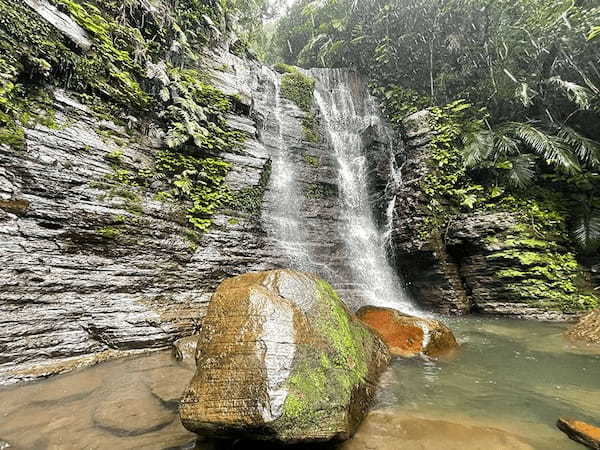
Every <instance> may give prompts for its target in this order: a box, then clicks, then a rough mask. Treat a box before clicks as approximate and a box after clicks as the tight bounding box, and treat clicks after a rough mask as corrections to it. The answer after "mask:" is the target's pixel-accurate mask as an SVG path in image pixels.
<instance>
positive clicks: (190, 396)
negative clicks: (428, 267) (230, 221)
mask: <svg viewBox="0 0 600 450" xmlns="http://www.w3.org/2000/svg"><path fill="white" fill-rule="evenodd" d="M198 346H199V347H198V352H197V366H198V369H197V372H196V375H195V377H194V379H193V380H192V382H191V384H190V386H189V388H188V389H187V390H186V392H185V394H184V397H183V399H182V401H181V406H180V417H181V420H182V423H183V424H184V426H185V427H186V428H188V429H189V430H191V431H194V432H197V433H199V434H201V435H208V436H213V437H223V438H232V437H244V438H250V439H261V440H270V441H275V442H282V443H297V442H303V443H310V442H322V441H331V440H344V439H347V438H349V437H350V436H351V435H352V434H353V432H354V431H355V429H356V427H357V426H358V424H359V423H360V421H361V420H362V418H363V417H364V415H365V414H366V413H367V410H368V407H369V405H370V402H371V400H372V399H373V396H374V394H375V390H376V383H377V380H378V377H379V375H380V373H381V372H382V370H383V369H384V368H385V367H387V364H388V362H389V354H388V350H387V347H386V346H385V344H383V342H382V341H381V340H380V339H379V338H378V337H377V336H376V335H375V334H374V333H372V332H371V331H370V330H369V329H367V328H366V327H365V326H363V325H361V324H360V322H359V321H358V320H357V319H356V318H355V317H354V316H352V315H351V314H350V313H349V312H348V311H347V309H346V308H345V306H344V305H343V303H342V302H341V300H340V299H339V298H338V297H337V295H336V294H335V292H334V291H333V289H332V288H331V286H329V285H328V284H327V283H326V282H324V281H322V280H320V279H318V278H316V277H314V276H312V275H308V274H305V273H302V272H295V271H290V270H278V271H270V272H262V273H250V274H246V275H242V276H239V277H236V278H232V279H228V280H226V281H224V282H223V283H222V284H221V285H220V286H219V288H218V290H217V291H216V292H215V294H214V296H213V298H212V300H211V303H210V305H209V309H208V313H207V315H206V317H205V319H204V326H203V329H202V332H201V334H200V339H199V342H198Z"/></svg>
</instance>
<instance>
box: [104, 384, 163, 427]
mask: <svg viewBox="0 0 600 450" xmlns="http://www.w3.org/2000/svg"><path fill="white" fill-rule="evenodd" d="M93 420H94V423H95V424H96V426H98V427H100V428H103V429H105V430H107V431H109V432H111V433H114V434H116V435H117V436H136V435H140V434H147V433H151V432H153V431H158V430H160V429H162V428H164V427H166V426H167V425H169V424H170V423H171V422H173V415H172V414H170V413H169V411H168V410H166V409H164V408H163V407H162V405H161V404H160V401H159V400H158V399H157V398H156V397H154V396H153V395H152V394H151V392H150V390H149V389H148V388H147V387H146V386H145V385H144V384H141V383H140V384H134V385H131V386H128V387H127V388H126V389H117V390H116V391H113V392H111V393H110V394H109V395H108V397H107V398H106V399H104V400H102V401H101V402H100V403H99V404H98V406H97V407H96V410H95V411H94V415H93Z"/></svg>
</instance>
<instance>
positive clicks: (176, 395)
mask: <svg viewBox="0 0 600 450" xmlns="http://www.w3.org/2000/svg"><path fill="white" fill-rule="evenodd" d="M145 375H146V380H145V383H146V386H148V388H149V389H150V391H151V392H152V394H153V395H154V396H155V397H156V398H158V399H159V400H160V401H161V402H163V404H164V405H165V406H167V407H172V408H175V409H176V408H177V405H178V404H179V400H180V399H181V396H182V394H183V391H184V390H185V388H186V387H187V385H188V383H189V382H190V380H191V379H192V376H193V375H194V372H193V371H192V370H191V369H188V368H182V367H159V368H158V369H154V370H151V371H150V372H148V373H147V374H145Z"/></svg>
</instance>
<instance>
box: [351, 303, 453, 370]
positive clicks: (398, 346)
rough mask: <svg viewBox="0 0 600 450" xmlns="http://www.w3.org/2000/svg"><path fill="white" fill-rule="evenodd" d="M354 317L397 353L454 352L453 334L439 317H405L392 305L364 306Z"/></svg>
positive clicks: (405, 354) (411, 354)
mask: <svg viewBox="0 0 600 450" xmlns="http://www.w3.org/2000/svg"><path fill="white" fill-rule="evenodd" d="M356 315H357V317H358V318H359V319H360V320H361V321H363V322H364V323H366V324H367V325H369V326H370V327H372V328H373V329H375V330H376V331H377V332H378V333H379V334H380V335H381V337H382V338H383V341H384V342H385V343H386V344H387V345H388V347H389V348H390V353H391V354H392V355H396V356H403V357H413V356H416V355H418V354H421V353H422V354H425V355H427V356H430V357H434V358H437V357H448V356H451V355H452V354H454V353H455V352H456V350H457V348H458V343H457V342H456V338H455V337H454V334H453V333H452V331H451V330H450V328H448V327H447V326H446V325H444V324H443V323H441V322H440V321H439V320H431V319H422V318H419V317H413V316H408V315H406V314H402V313H401V312H399V311H396V310H395V309H391V308H380V307H375V306H366V307H364V308H361V309H360V310H358V312H357V313H356Z"/></svg>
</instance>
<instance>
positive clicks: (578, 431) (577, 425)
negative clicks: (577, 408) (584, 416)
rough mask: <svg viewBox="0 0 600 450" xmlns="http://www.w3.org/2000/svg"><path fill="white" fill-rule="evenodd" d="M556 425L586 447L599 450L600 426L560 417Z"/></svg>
mask: <svg viewBox="0 0 600 450" xmlns="http://www.w3.org/2000/svg"><path fill="white" fill-rule="evenodd" d="M556 426H557V427H558V428H559V429H560V430H561V431H562V432H564V433H565V434H566V435H567V436H569V438H570V439H572V440H574V441H576V442H579V443H580V444H583V445H585V446H586V447H589V448H593V449H595V450H600V428H598V427H596V426H593V425H590V424H588V423H585V422H581V421H579V420H573V419H565V418H560V419H558V422H557V423H556Z"/></svg>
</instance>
